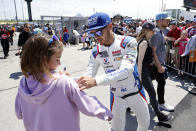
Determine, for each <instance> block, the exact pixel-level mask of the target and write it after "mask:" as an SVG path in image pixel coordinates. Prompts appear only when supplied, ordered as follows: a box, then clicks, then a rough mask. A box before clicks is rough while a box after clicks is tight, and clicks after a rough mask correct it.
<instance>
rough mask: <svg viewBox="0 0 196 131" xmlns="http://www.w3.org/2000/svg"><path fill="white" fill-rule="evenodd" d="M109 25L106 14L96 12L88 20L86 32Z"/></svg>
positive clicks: (109, 20)
mask: <svg viewBox="0 0 196 131" xmlns="http://www.w3.org/2000/svg"><path fill="white" fill-rule="evenodd" d="M110 23H111V19H110V17H109V15H108V14H106V13H103V12H97V13H95V14H93V15H91V16H90V17H89V18H88V29H87V30H86V31H91V30H97V29H101V28H103V27H105V26H107V25H108V24H110Z"/></svg>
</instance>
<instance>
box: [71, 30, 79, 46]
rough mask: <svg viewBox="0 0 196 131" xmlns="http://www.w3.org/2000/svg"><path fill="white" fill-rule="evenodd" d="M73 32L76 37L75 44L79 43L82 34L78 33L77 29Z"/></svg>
mask: <svg viewBox="0 0 196 131" xmlns="http://www.w3.org/2000/svg"><path fill="white" fill-rule="evenodd" d="M72 33H73V38H74V44H75V45H78V44H79V40H80V34H79V33H78V31H77V30H72Z"/></svg>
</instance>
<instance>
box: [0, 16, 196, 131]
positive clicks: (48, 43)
mask: <svg viewBox="0 0 196 131" xmlns="http://www.w3.org/2000/svg"><path fill="white" fill-rule="evenodd" d="M15 31H16V29H15V27H14V26H13V27H10V26H1V31H0V36H1V45H2V47H3V52H4V58H5V59H6V58H7V57H8V55H9V54H8V53H9V43H10V44H11V45H13V35H14V34H15V33H14V32H15ZM72 33H73V36H74V38H75V44H79V42H80V41H81V42H82V43H83V48H82V49H92V52H91V54H90V60H89V64H88V66H87V69H86V71H85V74H83V76H81V77H79V78H78V79H77V80H73V79H72V78H71V77H70V76H69V73H67V72H64V73H62V72H61V73H59V72H56V71H55V70H56V68H57V66H58V65H60V58H61V55H62V52H63V44H64V45H66V46H67V45H69V31H68V29H67V28H66V27H63V37H62V40H59V38H58V37H57V36H56V35H54V32H53V31H52V28H51V27H50V26H49V24H46V25H45V26H44V27H43V28H42V27H40V26H39V25H33V26H30V25H29V24H24V28H23V29H22V32H21V33H20V35H19V40H18V52H17V53H16V55H20V57H21V62H20V63H21V69H22V73H23V74H24V76H23V77H22V79H21V81H20V86H19V89H18V94H17V97H16V107H15V110H16V115H17V117H18V118H19V119H23V121H24V125H25V128H26V130H36V131H53V130H59V131H61V130H65V129H67V130H71V131H79V130H80V127H79V111H81V112H82V113H84V114H86V115H89V116H96V117H98V118H100V119H102V120H108V121H110V120H112V122H111V126H112V127H111V128H112V131H123V130H124V129H125V116H126V111H127V109H128V108H129V109H130V110H131V111H132V112H134V113H135V115H136V119H137V122H138V127H137V131H147V130H148V127H149V124H150V115H149V109H148V103H147V100H146V94H145V91H146V92H147V95H148V96H149V99H150V104H151V105H152V108H153V110H154V113H155V115H156V116H157V118H158V121H159V122H166V121H170V120H171V119H172V118H173V116H171V115H166V114H165V113H163V112H162V111H168V112H174V110H175V109H174V107H173V106H170V105H168V104H167V103H166V101H165V86H166V79H167V77H168V74H167V70H166V68H168V67H169V68H171V69H173V68H174V69H177V70H178V74H179V75H183V74H184V73H187V74H188V75H190V76H192V78H193V80H194V84H195V82H196V80H195V76H196V70H195V68H196V66H195V65H196V64H195V63H196V48H195V47H196V18H194V20H193V21H192V22H190V21H186V22H178V21H175V20H171V18H169V17H168V14H167V13H165V12H161V13H159V14H157V15H156V16H155V20H154V21H146V20H144V21H133V22H131V23H129V24H126V23H123V22H122V23H112V21H111V18H110V17H109V16H108V14H106V13H102V12H98V13H95V14H93V15H91V16H90V17H89V18H88V26H84V27H83V32H82V34H79V33H78V31H77V30H72ZM61 41H62V42H61ZM92 41H96V44H95V45H93V42H92ZM85 44H86V45H85ZM94 46H95V47H94ZM99 66H102V67H103V68H104V70H105V74H101V75H96V73H97V71H98V68H99ZM153 80H156V82H157V92H156V91H155V88H154V85H153V83H152V81H153ZM99 85H110V110H109V109H107V108H106V107H104V105H102V104H101V103H100V102H99V101H98V100H97V99H96V98H94V97H90V96H88V95H86V94H85V92H84V91H83V90H85V89H87V88H92V87H95V86H99ZM144 90H145V91H144ZM194 90H196V88H193V91H194ZM156 96H158V99H156ZM32 112H33V113H32ZM62 121H63V122H62ZM48 123H50V124H49V125H48Z"/></svg>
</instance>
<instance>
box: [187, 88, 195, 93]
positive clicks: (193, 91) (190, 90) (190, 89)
mask: <svg viewBox="0 0 196 131" xmlns="http://www.w3.org/2000/svg"><path fill="white" fill-rule="evenodd" d="M188 91H189V93H191V94H194V95H196V87H189V88H188Z"/></svg>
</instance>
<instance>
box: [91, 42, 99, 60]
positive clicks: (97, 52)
mask: <svg viewBox="0 0 196 131" xmlns="http://www.w3.org/2000/svg"><path fill="white" fill-rule="evenodd" d="M98 54H99V45H97V46H95V47H94V48H93V49H92V55H93V57H94V58H96V57H97V55H98Z"/></svg>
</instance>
